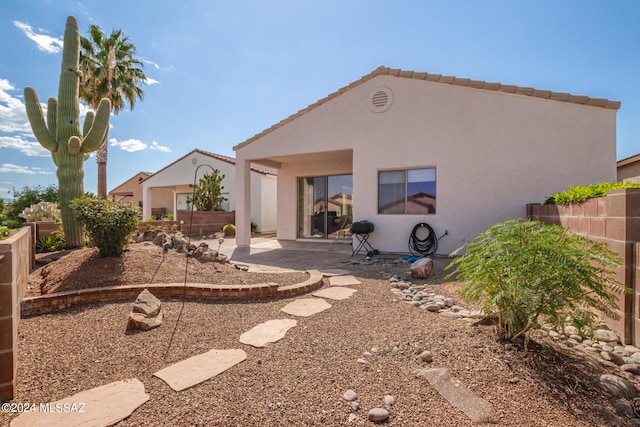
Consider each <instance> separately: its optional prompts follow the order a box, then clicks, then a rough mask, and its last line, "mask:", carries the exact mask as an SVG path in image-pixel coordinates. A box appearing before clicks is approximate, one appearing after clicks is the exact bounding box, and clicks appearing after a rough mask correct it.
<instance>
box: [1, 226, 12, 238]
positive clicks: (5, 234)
mask: <svg viewBox="0 0 640 427" xmlns="http://www.w3.org/2000/svg"><path fill="white" fill-rule="evenodd" d="M9 233H11V229H10V228H9V227H4V226H2V227H0V240H4V239H6V238H7V237H9Z"/></svg>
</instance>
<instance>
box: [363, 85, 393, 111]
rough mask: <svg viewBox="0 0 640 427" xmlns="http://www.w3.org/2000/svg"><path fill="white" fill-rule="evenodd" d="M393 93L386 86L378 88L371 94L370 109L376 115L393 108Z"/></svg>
mask: <svg viewBox="0 0 640 427" xmlns="http://www.w3.org/2000/svg"><path fill="white" fill-rule="evenodd" d="M392 102H393V92H391V89H389V88H388V87H386V86H381V87H377V88H375V89H374V90H372V91H371V93H369V101H368V104H369V109H370V110H371V111H373V112H374V113H382V112H384V111H387V110H388V109H389V107H391V103H392Z"/></svg>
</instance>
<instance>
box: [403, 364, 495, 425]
mask: <svg viewBox="0 0 640 427" xmlns="http://www.w3.org/2000/svg"><path fill="white" fill-rule="evenodd" d="M415 374H416V377H424V378H426V379H427V381H429V383H430V384H431V385H432V386H433V387H434V388H435V389H436V390H437V391H438V393H440V395H441V396H442V397H444V398H445V399H447V401H449V403H451V404H452V405H453V406H455V407H456V408H458V409H460V410H461V411H462V412H464V413H465V415H466V416H467V417H469V419H471V421H473V422H475V423H490V422H493V418H494V414H495V411H494V409H493V405H491V403H489V402H487V401H486V400H484V399H482V398H480V397H478V396H476V395H475V393H473V392H472V391H471V390H469V389H468V388H467V386H465V385H464V384H462V383H461V382H460V380H458V379H457V378H452V377H451V375H449V371H448V370H447V369H446V368H436V369H418V370H417V371H415Z"/></svg>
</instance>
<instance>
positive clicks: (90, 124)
mask: <svg viewBox="0 0 640 427" xmlns="http://www.w3.org/2000/svg"><path fill="white" fill-rule="evenodd" d="M79 61H80V33H79V31H78V21H77V20H76V18H75V16H70V17H68V18H67V26H66V28H65V31H64V47H63V50H62V69H61V71H60V83H59V86H58V99H56V98H53V97H51V98H49V102H48V103H47V105H48V107H47V121H46V123H45V119H44V114H43V113H42V107H41V106H40V101H39V99H38V95H37V94H36V91H35V89H33V88H32V87H26V88H25V89H24V100H25V105H26V108H27V116H28V117H29V123H31V128H32V129H33V134H34V135H35V137H36V139H37V140H38V142H40V145H42V146H43V147H44V148H46V149H47V150H49V151H51V157H52V158H53V162H54V163H55V164H56V166H57V167H58V171H57V175H58V197H59V199H60V212H61V217H62V225H63V228H64V235H65V240H66V244H67V248H74V247H79V246H82V245H83V243H84V241H83V240H84V239H83V232H82V226H81V225H80V224H79V223H78V222H77V221H76V220H75V217H74V215H73V212H72V210H71V208H70V207H69V202H70V201H71V200H72V199H75V198H78V197H81V196H82V195H83V194H84V170H83V164H84V161H85V160H86V159H88V158H89V155H90V154H91V152H92V151H96V150H97V149H98V148H99V147H100V143H101V142H102V139H103V137H104V135H105V133H106V132H107V130H108V127H109V114H110V112H111V103H110V101H109V100H108V99H106V98H104V99H102V101H101V102H100V106H99V107H98V110H97V112H96V113H95V115H94V113H93V112H88V113H87V116H86V118H85V121H84V126H83V131H82V133H80V104H79V103H78V91H79V87H80V74H81V73H80V71H79Z"/></svg>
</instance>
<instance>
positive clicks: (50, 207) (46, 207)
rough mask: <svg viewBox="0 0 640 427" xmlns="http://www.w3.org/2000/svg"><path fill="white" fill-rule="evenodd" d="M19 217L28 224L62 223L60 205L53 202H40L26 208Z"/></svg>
mask: <svg viewBox="0 0 640 427" xmlns="http://www.w3.org/2000/svg"><path fill="white" fill-rule="evenodd" d="M18 216H19V217H20V218H22V219H25V220H27V221H28V222H37V221H54V222H60V221H62V218H61V217H60V209H58V205H57V204H56V203H52V202H39V203H36V204H34V205H31V206H29V207H28V208H24V209H23V210H22V212H21V213H20V214H19V215H18Z"/></svg>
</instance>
